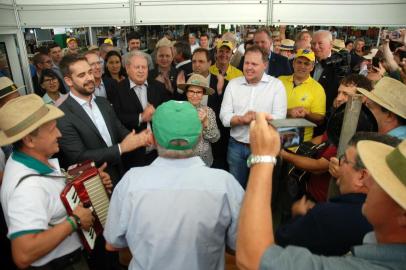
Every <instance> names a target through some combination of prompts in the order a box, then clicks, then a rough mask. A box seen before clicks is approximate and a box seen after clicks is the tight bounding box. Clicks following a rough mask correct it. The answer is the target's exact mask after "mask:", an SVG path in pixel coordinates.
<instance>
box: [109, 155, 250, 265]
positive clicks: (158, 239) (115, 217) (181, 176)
mask: <svg viewBox="0 0 406 270" xmlns="http://www.w3.org/2000/svg"><path fill="white" fill-rule="evenodd" d="M243 196H244V191H243V189H242V188H241V186H240V185H239V183H238V182H237V181H236V180H235V178H234V177H233V176H232V175H231V174H229V173H228V172H226V171H223V170H214V169H211V168H208V167H206V166H205V164H204V163H203V161H202V160H201V159H200V158H199V157H192V158H186V159H166V158H162V157H158V158H157V159H156V160H155V161H154V162H153V163H152V164H151V165H150V166H147V167H138V168H132V169H131V170H130V171H128V172H127V173H126V174H125V175H124V177H123V179H121V181H120V182H119V183H118V184H117V186H116V188H115V189H114V192H113V196H112V199H111V202H110V207H109V211H108V218H107V222H106V226H105V230H104V236H105V238H106V241H107V242H108V243H110V244H112V245H113V246H115V247H118V248H120V247H127V246H128V247H129V248H130V250H131V253H132V254H137V255H136V256H134V257H133V258H132V260H131V263H130V266H129V269H131V270H135V269H143V270H148V269H168V270H172V269H173V270H180V269H188V270H189V269H196V270H198V269H201V270H206V269H212V270H216V269H217V270H221V269H224V252H225V245H226V244H227V246H229V247H230V248H231V249H234V250H235V244H236V232H237V222H238V214H239V211H240V206H241V203H242V199H243ZM118 224H119V226H118Z"/></svg>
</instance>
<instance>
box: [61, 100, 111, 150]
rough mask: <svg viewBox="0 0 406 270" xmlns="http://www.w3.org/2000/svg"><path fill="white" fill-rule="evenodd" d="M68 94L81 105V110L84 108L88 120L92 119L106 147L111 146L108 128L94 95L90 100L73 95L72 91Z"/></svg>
mask: <svg viewBox="0 0 406 270" xmlns="http://www.w3.org/2000/svg"><path fill="white" fill-rule="evenodd" d="M69 95H70V96H71V97H72V98H73V99H74V100H76V101H77V102H78V103H79V105H80V106H82V108H83V110H85V112H86V114H87V115H88V116H89V118H90V120H92V122H93V124H94V125H95V126H96V128H97V130H98V131H99V132H100V135H101V136H102V138H103V140H104V142H105V143H106V145H107V146H108V147H110V146H112V145H113V143H112V141H111V136H110V133H109V130H108V129H107V126H106V122H105V121H104V118H103V115H102V113H101V112H100V109H99V107H98V106H97V104H96V101H95V99H96V96H94V95H93V96H92V99H91V100H90V102H88V101H86V100H84V99H81V98H79V97H77V96H75V95H73V94H72V92H70V93H69Z"/></svg>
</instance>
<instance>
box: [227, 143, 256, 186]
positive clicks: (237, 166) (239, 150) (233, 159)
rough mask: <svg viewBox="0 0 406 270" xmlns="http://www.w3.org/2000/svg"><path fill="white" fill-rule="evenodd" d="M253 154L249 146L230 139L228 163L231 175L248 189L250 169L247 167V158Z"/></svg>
mask: <svg viewBox="0 0 406 270" xmlns="http://www.w3.org/2000/svg"><path fill="white" fill-rule="evenodd" d="M250 154H251V150H250V148H249V146H248V145H245V144H243V143H239V142H238V141H236V140H235V139H234V138H232V137H230V141H229V142H228V151H227V162H228V165H229V168H230V173H231V174H232V175H233V176H234V177H235V178H236V179H237V181H238V182H239V183H240V184H241V186H242V187H243V188H244V189H245V188H246V187H247V181H248V174H249V170H250V169H249V168H248V167H247V158H248V156H249V155H250Z"/></svg>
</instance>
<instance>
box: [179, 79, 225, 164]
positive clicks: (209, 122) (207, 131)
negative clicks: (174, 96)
mask: <svg viewBox="0 0 406 270" xmlns="http://www.w3.org/2000/svg"><path fill="white" fill-rule="evenodd" d="M178 88H179V89H182V90H183V91H185V93H186V97H187V100H188V101H189V102H190V103H191V104H192V105H193V106H195V108H196V109H197V111H198V113H199V118H200V120H201V121H202V126H203V132H202V138H201V140H200V141H199V143H198V144H197V146H196V148H195V154H196V155H197V156H200V157H201V158H202V160H203V161H204V163H205V164H206V165H207V166H208V167H210V166H211V165H212V164H213V154H212V151H211V143H215V142H217V141H218V140H219V139H220V131H219V129H218V127H217V123H216V116H215V114H214V111H213V110H212V109H211V108H210V107H208V106H204V105H202V104H201V101H202V98H203V95H205V94H206V95H211V94H213V93H214V90H213V89H211V88H210V87H209V86H208V82H207V79H206V78H205V77H203V76H202V75H199V74H193V75H192V76H190V78H189V79H188V80H187V82H186V83H185V84H179V85H178Z"/></svg>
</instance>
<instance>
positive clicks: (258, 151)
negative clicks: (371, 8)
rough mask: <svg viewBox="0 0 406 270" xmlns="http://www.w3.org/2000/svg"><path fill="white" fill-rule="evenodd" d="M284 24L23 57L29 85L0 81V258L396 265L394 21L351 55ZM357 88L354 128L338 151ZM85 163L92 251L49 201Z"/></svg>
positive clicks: (402, 238)
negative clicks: (297, 136)
mask: <svg viewBox="0 0 406 270" xmlns="http://www.w3.org/2000/svg"><path fill="white" fill-rule="evenodd" d="M283 29H284V28H283V27H281V31H280V32H277V33H275V32H274V33H271V31H269V30H268V29H267V28H259V29H256V30H255V31H253V30H250V31H249V32H247V33H246V35H245V37H244V38H245V39H244V42H243V43H242V44H238V42H237V39H236V37H235V35H234V34H233V33H231V32H227V33H224V34H223V35H222V36H219V37H217V38H216V39H215V40H210V39H211V36H209V35H207V34H201V35H200V36H198V37H197V36H196V35H195V34H193V33H191V34H190V35H189V38H188V40H171V39H170V38H168V37H163V38H162V39H161V40H159V41H158V42H157V44H156V48H155V50H154V51H153V52H150V53H146V52H144V51H142V50H141V44H142V42H141V41H142V40H141V36H140V35H139V34H138V33H136V32H131V33H129V34H128V35H127V48H128V52H126V53H125V54H123V55H122V54H121V52H120V50H117V48H115V47H114V46H113V44H112V42H110V41H109V40H107V42H105V43H104V44H102V45H101V46H100V47H91V48H89V49H88V50H86V51H85V52H83V53H80V50H79V49H78V46H77V41H76V40H75V39H74V38H69V39H68V40H67V44H68V48H67V49H66V50H62V48H61V47H60V46H59V45H58V44H56V43H55V44H51V45H50V46H48V47H46V48H40V50H39V52H38V53H36V54H35V56H34V58H33V65H34V67H35V73H34V75H33V77H32V80H33V86H34V93H33V94H28V95H24V96H20V94H19V91H18V88H17V87H16V86H15V84H14V83H13V82H12V81H11V80H10V79H9V78H7V77H1V78H0V145H1V151H0V178H1V181H0V183H1V188H0V199H1V206H2V213H1V215H0V216H1V218H2V235H1V237H2V251H3V250H4V256H3V257H5V258H7V260H6V261H7V262H6V263H7V269H8V268H10V269H12V268H13V267H15V265H16V266H17V267H18V268H28V269H44V270H45V269H46V270H48V269H58V270H62V269H67V270H68V269H127V268H128V269H224V268H225V265H226V261H228V260H229V259H230V258H231V260H233V259H234V256H235V258H236V265H237V267H238V268H240V269H259V268H260V269H366V268H370V269H405V265H406V260H405V256H404V255H405V254H406V200H405V198H406V175H405V170H404V167H405V166H406V141H405V139H406V53H405V52H406V30H402V31H401V32H400V38H399V39H396V40H393V39H391V36H390V35H388V34H387V33H384V35H383V36H382V45H381V46H379V47H378V48H369V49H365V47H366V45H365V41H364V40H363V39H362V38H358V39H356V40H355V41H354V42H353V43H351V42H350V41H346V42H344V40H340V39H338V38H337V37H336V36H334V38H333V35H332V33H331V32H330V31H328V30H318V31H316V32H314V33H311V32H309V31H307V30H304V31H301V32H299V34H298V35H297V36H296V37H291V38H292V39H288V38H287V37H286V36H285V32H284V31H282V30H283ZM351 46H353V48H352V47H351ZM355 95H360V96H362V107H361V112H360V116H359V120H358V125H357V127H356V133H355V134H353V136H352V138H351V140H350V141H349V143H348V145H347V146H346V149H345V152H344V153H343V154H342V155H340V156H339V157H337V155H338V147H339V141H340V135H341V127H342V125H343V122H344V113H345V106H346V103H347V102H348V101H349V100H350V99H351V98H352V97H354V96H355ZM286 118H299V119H306V120H308V121H310V122H312V123H314V124H316V126H317V127H306V128H305V129H304V131H303V142H302V144H303V145H304V146H305V145H311V146H312V147H318V148H317V151H315V152H314V153H312V154H311V155H309V154H303V153H301V152H300V150H299V149H301V146H299V149H297V148H286V149H285V148H281V137H280V134H279V133H278V131H277V130H276V129H275V128H274V127H272V125H270V124H269V121H271V120H279V119H286ZM88 160H91V161H93V162H94V163H95V166H96V167H97V168H98V170H99V174H100V179H101V181H102V183H103V185H104V187H105V189H106V190H107V191H108V193H111V200H110V206H109V211H108V217H107V221H106V224H105V226H104V232H103V234H100V235H98V236H97V239H96V243H95V247H94V249H93V250H92V251H91V252H86V251H84V250H83V245H82V243H81V239H80V238H79V235H78V233H76V232H77V231H78V230H81V229H83V230H89V228H90V227H91V226H92V224H93V222H94V220H95V218H97V217H95V216H94V213H93V212H92V210H91V208H89V207H88V206H87V205H83V204H79V205H78V206H77V207H76V208H75V209H74V210H73V213H72V214H68V213H67V211H66V209H65V207H64V205H63V204H62V201H61V198H60V193H61V191H62V190H63V189H64V187H65V185H66V181H67V180H66V177H65V176H64V171H65V170H66V169H67V168H68V167H69V166H71V165H73V164H77V163H82V162H85V161H88ZM292 168H293V169H299V170H302V171H303V172H304V175H306V177H305V178H303V179H302V178H301V179H300V181H302V180H303V181H304V183H305V184H304V185H303V183H301V185H300V186H299V184H298V183H299V182H300V181H299V180H297V179H294V178H293V177H292V173H291V172H292V170H291V169H292ZM331 179H334V180H335V181H336V183H337V185H338V187H339V193H340V194H339V195H338V196H333V197H331V196H330V195H331V191H330V192H329V185H330V180H331ZM292 181H293V182H292ZM293 185H295V186H294V187H295V188H299V189H300V192H299V193H298V192H296V193H295V194H293V193H292V192H286V194H285V192H284V191H291V188H292V187H293ZM280 213H282V214H281V215H279V214H280ZM277 216H278V217H277ZM280 216H282V218H280ZM6 237H7V238H8V240H7V239H6ZM3 247H4V248H3ZM226 254H228V255H227V256H225V255H226ZM226 259H227V260H226ZM2 264H3V263H2ZM14 264H15V265H14Z"/></svg>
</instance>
